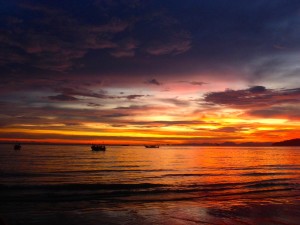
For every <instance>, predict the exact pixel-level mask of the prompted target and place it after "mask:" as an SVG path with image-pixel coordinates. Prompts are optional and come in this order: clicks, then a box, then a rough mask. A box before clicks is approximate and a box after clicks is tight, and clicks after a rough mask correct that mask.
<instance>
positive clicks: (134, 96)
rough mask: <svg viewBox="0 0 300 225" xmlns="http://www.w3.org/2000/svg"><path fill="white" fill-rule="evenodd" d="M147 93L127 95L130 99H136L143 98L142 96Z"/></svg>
mask: <svg viewBox="0 0 300 225" xmlns="http://www.w3.org/2000/svg"><path fill="white" fill-rule="evenodd" d="M144 96H145V95H128V96H126V98H127V99H128V100H133V99H136V98H141V97H144Z"/></svg>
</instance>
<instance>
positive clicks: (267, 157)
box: [0, 145, 300, 225]
mask: <svg viewBox="0 0 300 225" xmlns="http://www.w3.org/2000/svg"><path fill="white" fill-rule="evenodd" d="M0 204H1V205H0V218H1V220H3V222H2V223H3V224H7V225H16V224H18V225H20V224H24V225H37V224H39V225H47V224H58V225H59V224H67V225H69V224H72V225H73V224H74V225H77V224H86V225H89V224H90V225H94V224H107V225H110V224H124V225H125V224H126V225H127V224H128V225H129V224H130V225H134V224H137V225H138V224H141V225H143V224H146V225H147V224H163V225H169V224H170V225H171V224H172V225H179V224H180V225H182V224H250V225H252V224H262V225H267V224H274V225H275V224H276V225H277V224H284V225H296V224H300V148H299V147H199V146H161V147H160V148H159V149H146V148H144V147H143V146H107V151H106V152H92V151H91V150H90V147H89V146H83V145H74V146H63V145H23V147H22V150H21V151H14V150H13V147H12V146H11V145H0ZM0 224H1V222H0Z"/></svg>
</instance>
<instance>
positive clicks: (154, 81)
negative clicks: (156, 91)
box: [145, 79, 161, 85]
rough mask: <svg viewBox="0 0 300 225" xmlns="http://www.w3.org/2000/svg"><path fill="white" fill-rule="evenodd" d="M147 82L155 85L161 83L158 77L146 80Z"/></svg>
mask: <svg viewBox="0 0 300 225" xmlns="http://www.w3.org/2000/svg"><path fill="white" fill-rule="evenodd" d="M145 83H146V84H154V85H161V83H160V82H158V81H157V80H156V79H151V80H148V81H146V82H145Z"/></svg>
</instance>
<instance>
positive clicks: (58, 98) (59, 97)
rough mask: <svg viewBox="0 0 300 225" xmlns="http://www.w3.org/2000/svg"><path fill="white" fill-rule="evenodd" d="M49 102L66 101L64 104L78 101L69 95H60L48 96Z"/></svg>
mask: <svg viewBox="0 0 300 225" xmlns="http://www.w3.org/2000/svg"><path fill="white" fill-rule="evenodd" d="M48 98H49V99H50V100H53V101H64V102H65V101H66V102H69V101H78V98H75V97H73V96H71V95H64V94H61V95H55V96H49V97H48Z"/></svg>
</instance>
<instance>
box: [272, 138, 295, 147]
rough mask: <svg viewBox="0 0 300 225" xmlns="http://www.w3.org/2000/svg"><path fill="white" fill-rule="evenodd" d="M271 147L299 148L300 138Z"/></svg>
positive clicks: (276, 143) (277, 143) (274, 144)
mask: <svg viewBox="0 0 300 225" xmlns="http://www.w3.org/2000/svg"><path fill="white" fill-rule="evenodd" d="M273 146H300V138H296V139H291V140H286V141H280V142H275V143H273Z"/></svg>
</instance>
